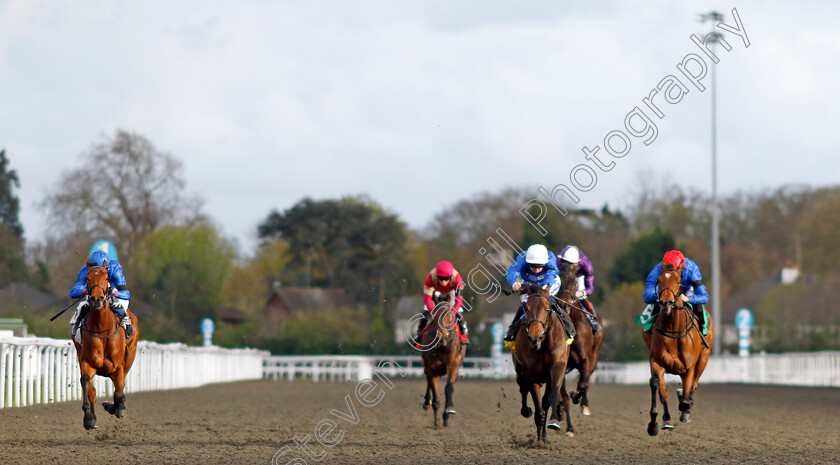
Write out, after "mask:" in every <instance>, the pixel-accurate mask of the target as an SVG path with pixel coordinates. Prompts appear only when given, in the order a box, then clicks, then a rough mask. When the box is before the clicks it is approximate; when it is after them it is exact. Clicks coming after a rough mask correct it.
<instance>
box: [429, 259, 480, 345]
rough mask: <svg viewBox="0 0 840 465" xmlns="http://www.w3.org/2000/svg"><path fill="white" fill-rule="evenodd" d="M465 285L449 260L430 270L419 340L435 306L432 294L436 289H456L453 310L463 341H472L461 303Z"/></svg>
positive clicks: (442, 292)
mask: <svg viewBox="0 0 840 465" xmlns="http://www.w3.org/2000/svg"><path fill="white" fill-rule="evenodd" d="M463 287H464V281H463V280H462V279H461V275H460V274H459V273H458V271H457V270H456V269H455V267H454V266H452V263H450V262H449V261H447V260H442V261H440V262H438V264H437V265H435V267H434V268H432V270H431V271H429V275H428V276H426V281H425V282H424V283H423V303H424V305H423V317H422V318H421V319H420V324H419V325H418V326H417V341H420V333H422V332H423V328H425V327H426V322H427V321H428V319H429V316H431V312H432V310H433V309H434V308H435V303H434V301H432V295H434V293H435V291H437V292H440V293H441V294H448V293H450V292H452V291H455V293H456V295H455V305H454V306H453V307H452V310H453V311H455V319H456V321H457V322H458V328H460V329H461V343H462V344H464V345H467V344H469V343H470V340H469V330H468V329H467V320H466V319H465V318H464V314H463V310H462V309H461V305H462V304H463V303H464V298H463V297H462V296H461V293H460V291H461V288H463Z"/></svg>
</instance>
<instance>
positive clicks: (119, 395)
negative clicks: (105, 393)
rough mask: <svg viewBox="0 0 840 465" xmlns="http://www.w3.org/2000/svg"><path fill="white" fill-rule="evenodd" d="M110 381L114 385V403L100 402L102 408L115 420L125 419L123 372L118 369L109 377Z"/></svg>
mask: <svg viewBox="0 0 840 465" xmlns="http://www.w3.org/2000/svg"><path fill="white" fill-rule="evenodd" d="M111 381H112V382H113V383H114V403H113V404H112V403H110V402H102V407H104V408H105V410H106V411H108V413H110V414H111V415H115V416H116V417H117V418H125V415H126V414H127V412H126V409H125V371H124V370H123V369H122V368H120V370H118V371H117V372H116V373H114V374H113V375H112V376H111Z"/></svg>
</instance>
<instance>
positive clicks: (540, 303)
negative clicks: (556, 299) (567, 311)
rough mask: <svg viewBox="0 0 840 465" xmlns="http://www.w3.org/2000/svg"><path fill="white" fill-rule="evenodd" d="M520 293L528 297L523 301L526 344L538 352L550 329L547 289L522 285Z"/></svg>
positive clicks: (535, 285)
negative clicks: (525, 321)
mask: <svg viewBox="0 0 840 465" xmlns="http://www.w3.org/2000/svg"><path fill="white" fill-rule="evenodd" d="M521 292H522V293H523V294H526V295H527V296H528V299H527V300H526V301H525V319H526V320H527V323H526V324H525V331H526V332H527V333H528V344H529V345H530V346H531V348H532V349H534V350H540V347H541V346H542V343H543V341H544V340H545V335H546V333H548V329H549V328H550V327H551V325H550V318H551V310H550V309H549V302H550V299H551V298H550V297H549V295H550V294H549V292H550V291H549V287H548V285H546V286H542V287H540V286H539V285H537V284H524V285H523V286H522V290H521Z"/></svg>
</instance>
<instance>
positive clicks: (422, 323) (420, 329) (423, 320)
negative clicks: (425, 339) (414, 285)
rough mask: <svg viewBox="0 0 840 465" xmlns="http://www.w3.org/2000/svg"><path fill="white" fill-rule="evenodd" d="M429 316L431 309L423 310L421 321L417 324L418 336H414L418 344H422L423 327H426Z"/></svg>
mask: <svg viewBox="0 0 840 465" xmlns="http://www.w3.org/2000/svg"><path fill="white" fill-rule="evenodd" d="M429 316H430V313H429V311H428V310H423V316H422V317H421V318H420V322H419V323H418V324H417V337H415V338H414V340H415V343H416V344H420V335H421V334H423V328H425V327H426V323H427V322H428V320H429Z"/></svg>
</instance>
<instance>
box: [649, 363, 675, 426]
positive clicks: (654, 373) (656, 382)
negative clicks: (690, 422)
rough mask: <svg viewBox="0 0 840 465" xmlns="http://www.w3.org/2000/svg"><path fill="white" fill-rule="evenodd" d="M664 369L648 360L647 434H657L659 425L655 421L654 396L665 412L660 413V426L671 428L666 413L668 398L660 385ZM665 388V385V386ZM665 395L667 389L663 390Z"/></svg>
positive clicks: (662, 383)
mask: <svg viewBox="0 0 840 465" xmlns="http://www.w3.org/2000/svg"><path fill="white" fill-rule="evenodd" d="M664 378H665V369H664V368H662V367H661V366H659V364H657V363H656V362H654V361H653V360H651V362H650V423H648V428H647V431H648V434H649V435H651V436H656V435H657V434H659V425H658V424H657V423H656V417H657V415H658V413H657V411H656V397H657V396H659V400H660V401H661V402H662V407H663V409H664V410H665V413H664V414H663V415H662V427H663V428H673V427H672V426H670V420H671V416H670V415H669V413H668V399H667V397H663V395H662V387H663V385H664V384H665V379H664ZM666 389H667V387H666ZM665 396H667V391H666V392H665Z"/></svg>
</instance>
